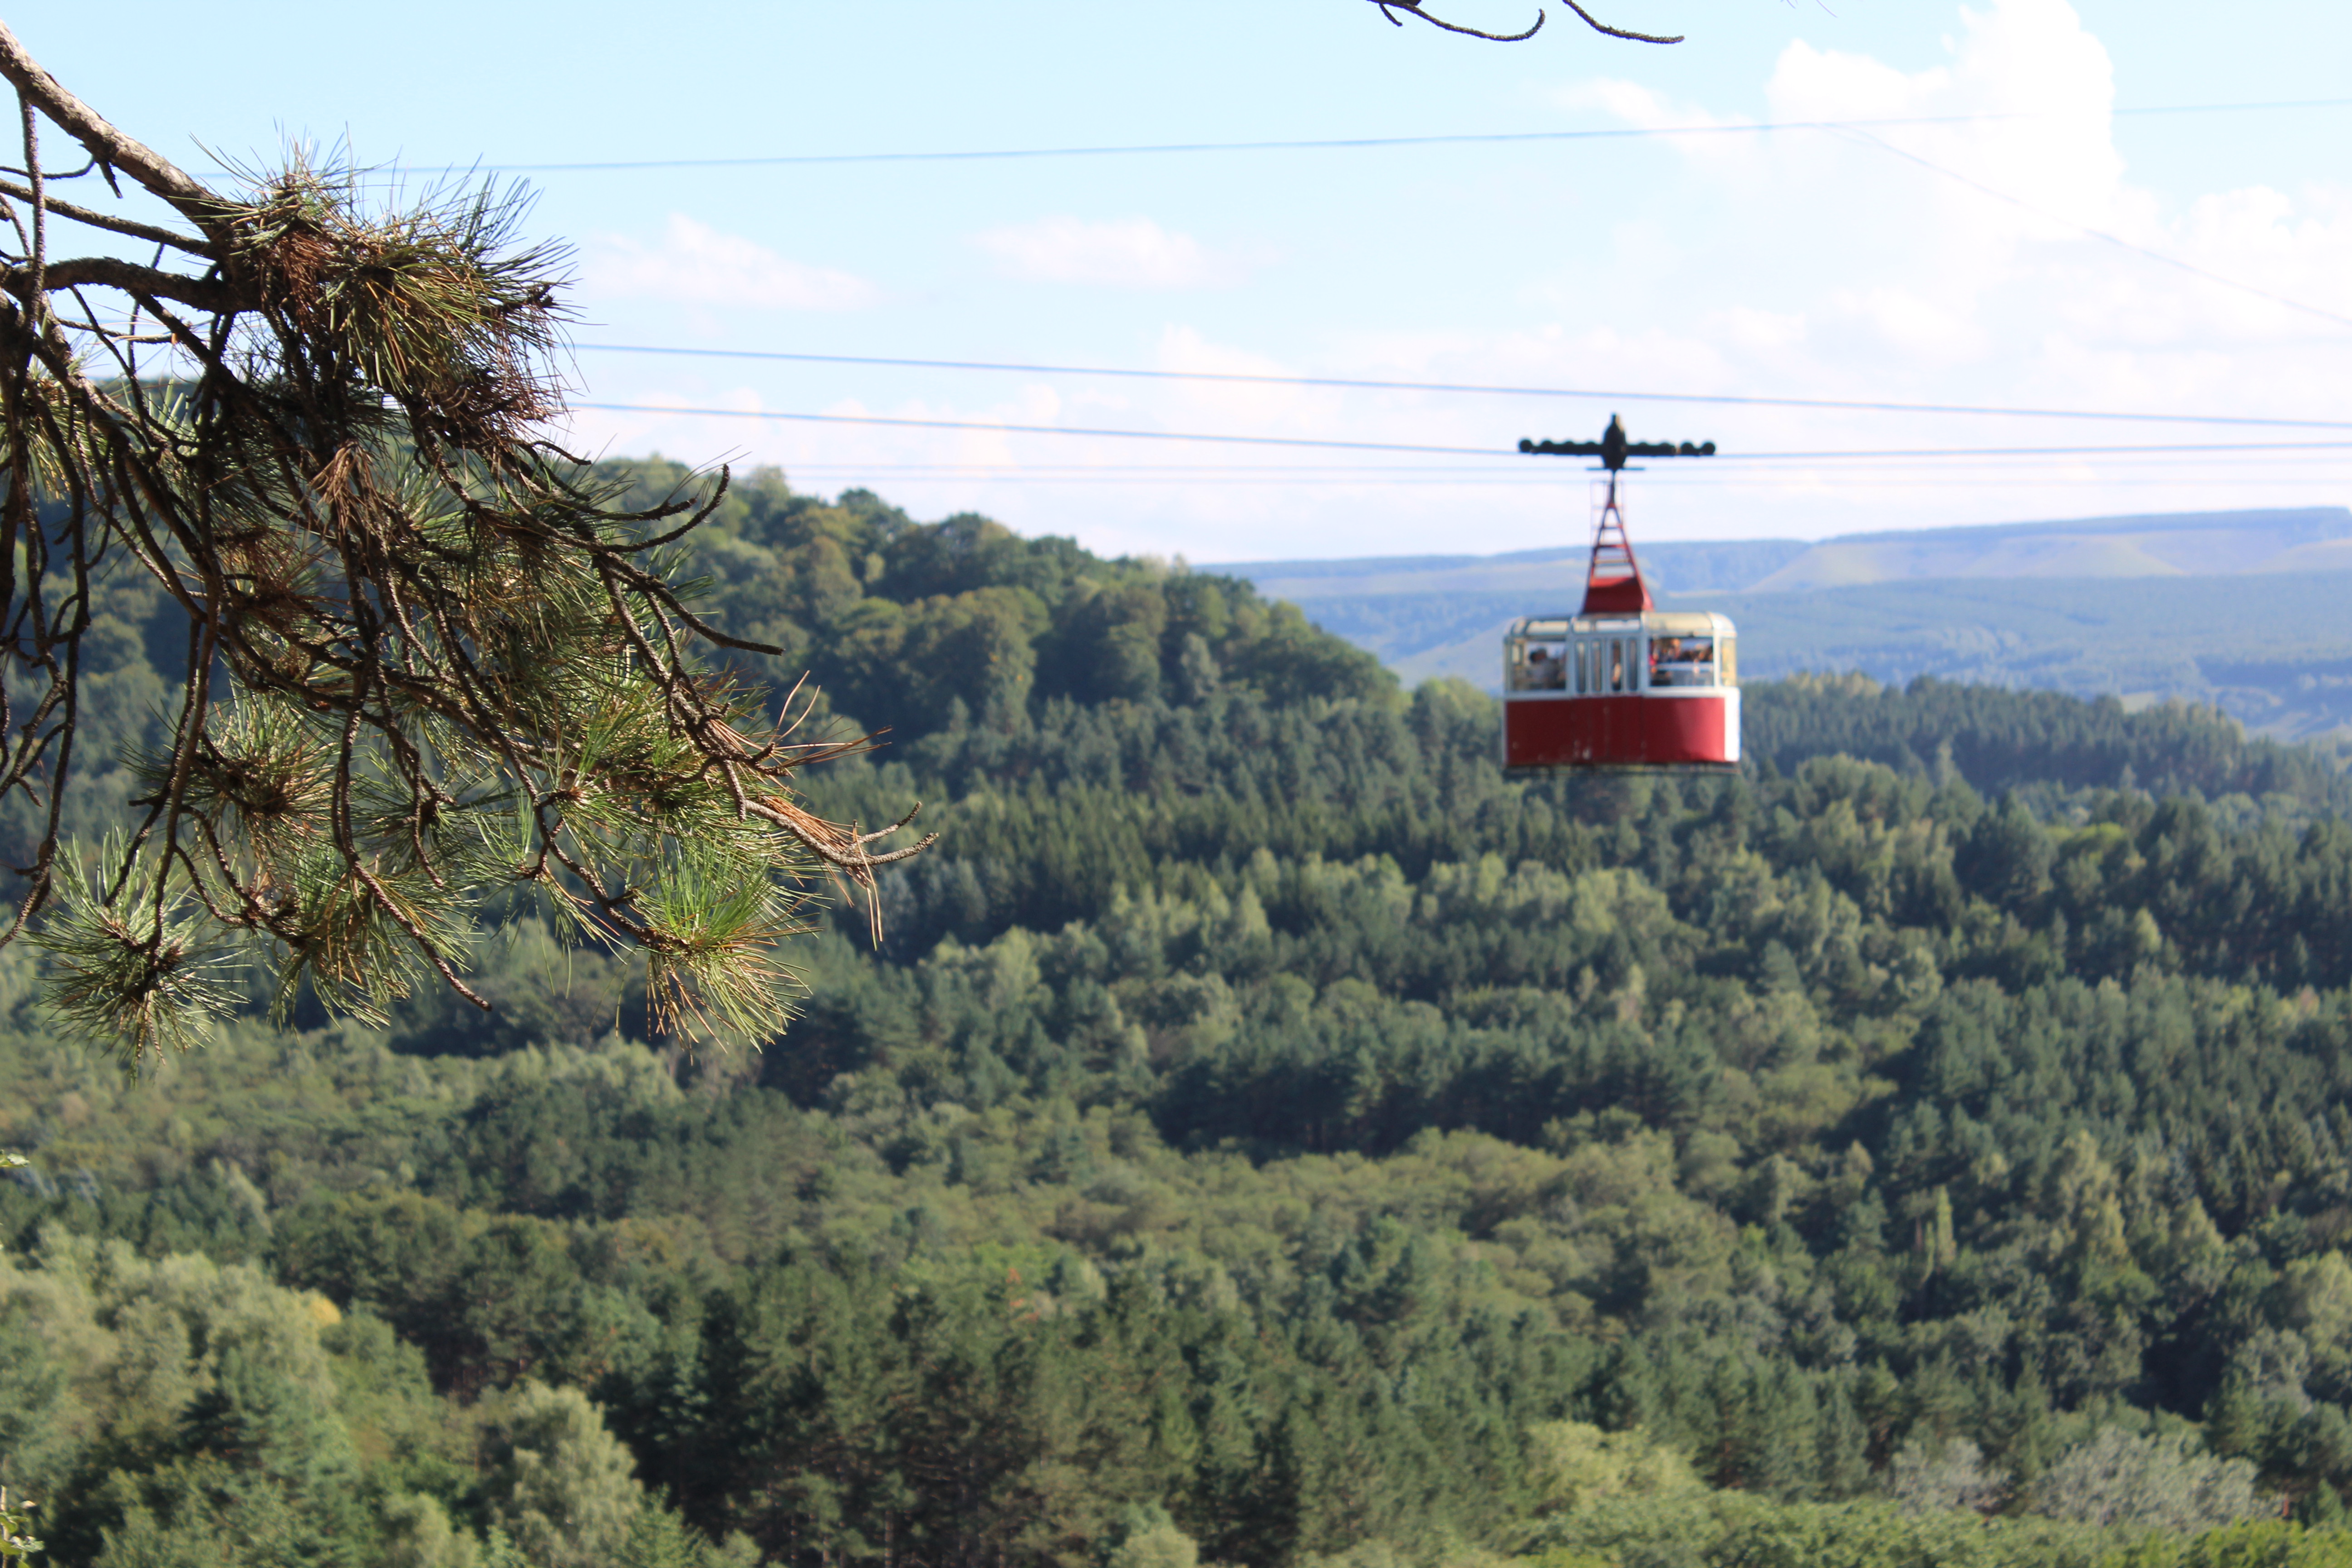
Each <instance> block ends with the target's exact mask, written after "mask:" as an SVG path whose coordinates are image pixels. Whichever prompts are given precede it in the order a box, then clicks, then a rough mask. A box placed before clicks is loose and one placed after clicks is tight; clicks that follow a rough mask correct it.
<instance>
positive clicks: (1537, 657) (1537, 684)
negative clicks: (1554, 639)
mask: <svg viewBox="0 0 2352 1568" xmlns="http://www.w3.org/2000/svg"><path fill="white" fill-rule="evenodd" d="M1567 684H1568V661H1567V660H1566V659H1564V658H1561V657H1560V650H1559V649H1558V648H1553V647H1545V646H1543V645H1542V644H1541V643H1538V644H1537V645H1536V646H1535V647H1531V648H1529V649H1528V665H1527V673H1526V676H1525V679H1524V680H1523V683H1522V689H1525V690H1528V691H1558V690H1559V689H1561V688H1562V687H1565V686H1566V685H1567Z"/></svg>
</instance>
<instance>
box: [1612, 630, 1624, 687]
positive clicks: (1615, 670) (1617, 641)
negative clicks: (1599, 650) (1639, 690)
mask: <svg viewBox="0 0 2352 1568" xmlns="http://www.w3.org/2000/svg"><path fill="white" fill-rule="evenodd" d="M1609 689H1610V690H1612V691H1622V690H1624V689H1625V644H1624V641H1623V639H1622V638H1619V637H1611V638H1610V639H1609Z"/></svg>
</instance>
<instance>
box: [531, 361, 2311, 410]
mask: <svg viewBox="0 0 2352 1568" xmlns="http://www.w3.org/2000/svg"><path fill="white" fill-rule="evenodd" d="M573 347H574V348H575V349H577V350H579V351H580V352H582V353H616V354H657V355H668V356H674V357H677V358H680V359H748V360H782V361H790V362H793V363H803V364H859V365H879V366H885V367H889V368H894V369H901V370H972V371H1000V372H1006V373H1010V374H1016V375H1087V376H1103V377H1117V378H1119V379H1123V380H1139V381H1207V382H1229V383H1240V384H1246V385H1252V386H1320V387H1335V388H1339V389H1342V390H1347V391H1356V392H1439V393H1450V394H1454V395H1465V396H1467V395H1476V396H1489V397H1573V398H1591V399H1605V400H1614V401H1617V402H1623V403H1712V404H1727V405H1738V406H1744V407H1753V408H1823V409H1842V410H1847V411H1854V412H1861V413H1869V414H1978V415H2000V416H2014V417H2018V418H2028V419H2099V420H2119V421H2126V422H2132V423H2138V424H2151V425H2245V426H2262V427H2266V428H2272V429H2292V430H2352V419H2280V418H2266V417H2262V416H2251V415H2236V414H2142V413H2129V412H2119V411H2113V410H2097V409H2086V408H2015V407H1999V406H1994V405H1984V404H1969V403H1889V402H1868V401H1862V400H1853V399H1840V398H1822V397H1741V396H1735V395H1729V394H1725V393H1706V392H1625V391H1622V390H1621V391H1609V390H1601V389H1594V388H1585V387H1566V386H1495V385H1481V384H1475V383H1470V382H1449V381H1384V380H1377V379H1372V378H1369V377H1357V376H1336V375H1255V374H1246V373H1244V372H1238V371H1207V370H1127V369H1119V368H1117V367H1114V366H1109V365H1076V364H1023V363H1007V362H1003V361H994V360H956V359H898V358H891V357H887V356H884V355H878V354H819V353H782V352H778V351H772V350H763V349H686V348H662V347H657V346H652V345H647V344H643V343H577V344H574V345H573Z"/></svg>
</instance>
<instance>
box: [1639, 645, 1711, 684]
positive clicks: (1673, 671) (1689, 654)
mask: <svg viewBox="0 0 2352 1568" xmlns="http://www.w3.org/2000/svg"><path fill="white" fill-rule="evenodd" d="M1714 663H1715V639H1714V638H1713V637H1659V638H1656V639H1654V641H1652V643H1651V644H1650V684H1651V685H1653V686H1712V685H1713V684H1714V683H1715V670H1714V668H1713V667H1714Z"/></svg>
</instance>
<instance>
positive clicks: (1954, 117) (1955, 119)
mask: <svg viewBox="0 0 2352 1568" xmlns="http://www.w3.org/2000/svg"><path fill="white" fill-rule="evenodd" d="M2347 107H2352V98H2314V99H2302V100H2288V101H2278V102H2252V103H2172V104H2154V105H2150V106H2148V107H2147V108H2143V109H2116V110H2108V111H2107V112H2108V113H2109V114H2111V115H2114V116H2117V117H2123V116H2132V117H2142V116H2150V115H2165V114H2239V113H2252V112H2257V111H2263V110H2293V109H2343V108H2347ZM2073 117H2074V116H2072V115H2070V114H2068V113H2067V112H2065V111H2059V110H2045V111H2038V112H2037V111H2034V110H2004V111H1999V112H1993V113H1985V114H1920V115H1906V116H1895V117H1884V118H1878V119H1871V120H1785V121H1755V122H1752V123H1742V124H1732V125H1724V124H1706V125H1622V126H1603V127H1599V128H1596V129H1592V130H1584V131H1496V132H1466V133H1462V134H1455V135H1441V136H1341V137H1326V138H1320V139H1317V140H1310V141H1288V142H1280V141H1269V142H1139V143H1134V144H1130V145H1121V146H1099V147H1006V148H987V149H974V150H970V151H945V152H942V151H929V152H909V153H778V154H773V155H768V156H760V157H751V158H635V159H606V160H599V161H593V162H588V163H475V164H450V165H447V166H446V168H445V169H443V170H442V171H441V172H442V173H467V172H475V173H481V174H612V173H620V172H623V171H626V170H631V169H756V168H782V167H791V166H795V165H805V166H815V165H823V164H828V163H972V162H980V161H986V160H1014V159H1029V158H1111V157H1134V156H1150V155H1160V154H1169V153H1315V152H1341V151H1350V150H1355V149H1360V148H1379V147H1451V146H1481V145H1484V146H1492V145H1507V144H1509V143H1512V142H1602V141H1628V140H1634V139H1639V138H1643V137H1650V136H1735V135H1754V134H1757V133H1759V132H1772V131H1841V130H1852V129H1859V128H1864V127H1868V128H1874V129H1886V128H1891V127H1895V126H1904V125H1966V124H1972V123H1977V122H1980V121H2003V120H2053V119H2066V118H2073Z"/></svg>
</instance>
